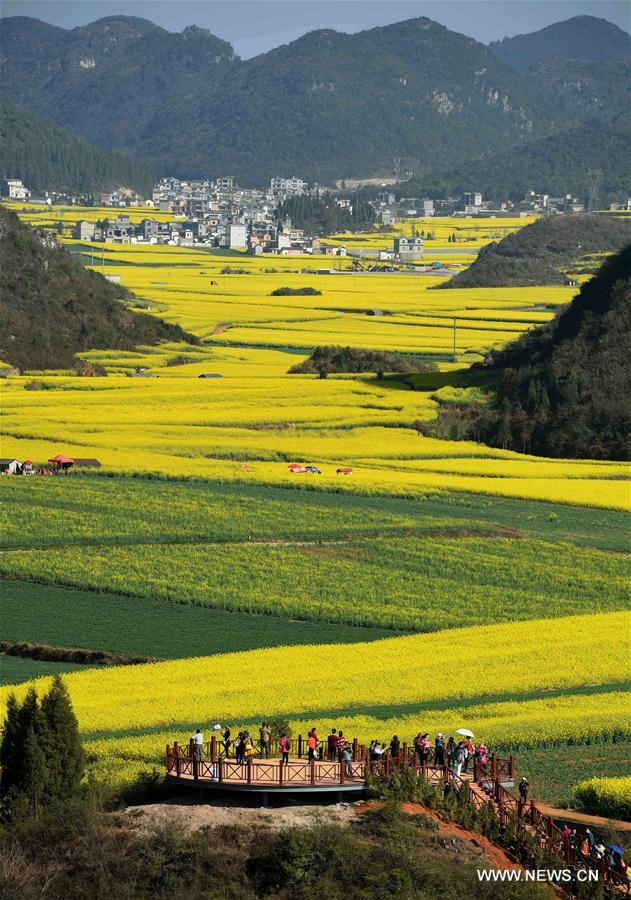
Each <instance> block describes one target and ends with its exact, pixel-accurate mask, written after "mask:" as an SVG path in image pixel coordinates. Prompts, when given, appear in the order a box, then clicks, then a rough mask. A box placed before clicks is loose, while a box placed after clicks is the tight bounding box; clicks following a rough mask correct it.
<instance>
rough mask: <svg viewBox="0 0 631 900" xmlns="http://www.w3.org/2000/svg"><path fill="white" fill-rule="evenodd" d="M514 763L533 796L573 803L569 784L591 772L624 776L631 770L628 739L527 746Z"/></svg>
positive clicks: (552, 801)
mask: <svg viewBox="0 0 631 900" xmlns="http://www.w3.org/2000/svg"><path fill="white" fill-rule="evenodd" d="M515 760H516V765H517V768H518V770H519V771H520V772H523V773H524V774H525V775H526V777H527V778H528V781H529V782H530V787H531V792H532V794H533V796H535V797H537V798H540V799H541V800H544V801H545V802H547V803H554V804H556V805H563V806H568V807H572V806H575V805H576V802H575V799H574V796H573V793H572V786H573V785H575V784H577V782H579V781H581V780H583V779H584V778H591V777H592V776H593V775H594V773H595V772H597V773H600V774H602V775H607V776H608V777H609V776H616V775H628V774H629V771H631V741H620V742H615V743H607V744H571V745H569V746H562V747H531V748H529V749H527V750H520V751H519V752H518V753H517V754H516V756H515Z"/></svg>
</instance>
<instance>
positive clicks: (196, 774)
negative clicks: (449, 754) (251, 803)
mask: <svg viewBox="0 0 631 900" xmlns="http://www.w3.org/2000/svg"><path fill="white" fill-rule="evenodd" d="M295 743H296V745H297V756H294V757H292V758H291V759H290V760H289V762H287V763H283V762H282V761H281V759H280V758H277V757H279V756H280V753H279V748H278V746H277V743H276V742H272V744H271V747H270V756H271V758H270V759H263V758H261V757H260V756H255V757H251V758H250V759H249V760H248V761H247V762H244V763H241V762H237V761H236V760H235V759H233V758H232V757H226V756H225V753H224V748H223V744H222V743H221V741H219V740H217V739H216V738H213V739H212V740H211V741H206V742H204V743H203V744H202V747H201V753H196V751H195V746H194V744H193V741H192V740H191V741H190V742H189V743H188V744H187V745H185V747H181V746H180V745H179V744H178V743H177V742H175V743H174V744H173V747H171V746H167V748H166V770H167V777H168V779H169V780H170V781H172V782H178V783H180V784H182V785H186V786H191V785H193V786H197V787H199V788H200V789H201V790H202V792H203V791H204V790H205V789H206V788H208V789H209V790H223V791H235V792H249V793H257V794H262V795H263V802H267V799H268V796H269V794H271V793H274V794H277V793H285V794H290V793H300V794H304V793H332V792H337V793H338V794H340V796H341V795H342V794H346V793H361V792H363V791H364V790H365V788H366V780H367V776H368V775H374V776H375V777H388V776H389V775H390V774H391V772H393V771H395V770H396V769H399V770H402V769H414V770H416V771H419V772H420V773H421V774H422V776H423V778H424V779H425V780H426V781H428V782H429V783H430V784H438V783H439V782H440V783H444V784H452V785H454V786H455V787H456V788H458V789H459V788H460V786H461V785H462V784H464V783H466V782H468V781H469V780H471V779H473V780H476V779H478V778H480V777H482V775H483V774H485V773H486V772H487V770H488V772H489V773H490V774H491V775H492V777H493V778H496V779H499V780H500V782H501V784H502V785H504V786H505V787H510V786H511V785H512V784H513V783H514V768H515V766H514V760H513V757H512V756H510V757H507V758H506V759H500V758H499V757H497V756H496V755H495V754H492V756H491V757H490V760H489V763H488V765H486V766H481V764H480V763H478V762H477V761H474V763H473V770H474V771H473V772H472V773H463V774H462V775H460V776H458V775H456V773H455V771H454V770H453V769H451V768H449V766H447V765H443V766H436V765H431V764H430V763H428V762H423V761H421V760H420V759H419V757H418V755H416V754H415V753H414V751H413V749H409V748H408V746H407V744H405V743H404V744H402V745H401V752H400V753H399V755H398V756H397V757H395V758H393V757H392V756H390V754H389V753H386V754H384V755H383V756H382V757H381V758H379V759H372V760H371V759H369V757H368V752H367V749H366V747H365V746H364V745H363V744H360V743H359V741H358V740H357V739H356V738H355V739H354V740H353V741H352V742H351V743H350V745H349V749H350V751H351V758H352V761H351V763H350V764H346V763H343V762H340V761H339V760H338V759H337V755H336V756H335V759H329V756H328V749H327V747H326V743H325V742H324V741H320V742H319V745H318V758H317V759H314V760H308V759H305V758H304V751H305V749H306V742H304V741H303V739H302V736H299V737H298V739H297V741H296V742H295Z"/></svg>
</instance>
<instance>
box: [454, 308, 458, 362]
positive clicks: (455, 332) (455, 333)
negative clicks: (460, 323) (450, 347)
mask: <svg viewBox="0 0 631 900" xmlns="http://www.w3.org/2000/svg"><path fill="white" fill-rule="evenodd" d="M456 337H457V331H456V317H455V316H454V362H457V361H458V359H457V355H456Z"/></svg>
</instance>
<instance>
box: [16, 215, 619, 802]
mask: <svg viewBox="0 0 631 900" xmlns="http://www.w3.org/2000/svg"><path fill="white" fill-rule="evenodd" d="M55 214H56V213H55V211H51V210H42V211H40V212H39V213H37V215H41V216H42V217H44V216H54V215H55ZM71 214H72V215H76V216H77V217H81V218H83V217H84V216H83V215H82V214H81V211H78V210H74V211H73V212H72V213H70V212H69V213H68V218H69V217H70V215H71ZM65 215H66V212H64V216H65ZM143 215H144V213H143ZM42 221H43V219H42ZM64 221H67V219H64ZM46 222H48V223H49V224H50V222H49V220H48V219H46ZM448 224H449V223H444V225H445V228H447V227H448ZM479 224H480V223H475V225H476V227H477V226H478V225H479ZM460 225H461V226H462V227H463V228H465V227H466V228H473V227H474V226H473V225H472V224H470V223H463V222H462V220H460ZM404 227H406V228H407V227H411V226H410V225H409V224H408V223H404ZM493 227H494V228H495V224H494V225H493ZM506 227H509V224H506ZM514 227H518V225H517V224H515V225H514ZM488 228H489V226H488V223H487V224H486V225H484V229H487V230H485V231H484V233H483V234H480V233H477V234H475V235H469V236H473V237H475V242H466V243H465V241H464V238H465V237H466V235H465V234H464V232H463V234H462V235H461V237H462V238H463V245H465V246H466V245H467V243H468V244H470V245H471V246H474V245H476V243H477V246H480V245H482V244H483V243H484V242H485V241H487V240H490V239H492V237H491V236H490V235H491V232H490V231H488ZM436 230H437V232H438V228H437V229H436ZM446 234H447V232H446V231H445V234H444V238H445V241H446ZM438 237H439V235H438V233H437V240H436V244H437V245H438V244H439V240H438ZM346 238H347V236H337V238H336V239H339V240H340V241H342V240H344V241H346ZM382 238H383V236H382V235H375V236H372V237H371V236H363V237H362V240H364V239H365V241H366V243H370V241H374V242H375V243H376V242H377V241H379V240H382ZM65 239H66V238H64V240H65ZM358 242H360V241H359V239H358ZM349 244H350V241H349ZM445 246H446V244H445ZM76 249H77V250H83V252H84V261H91V254H92V251H93V250H94V254H95V258H94V263H95V268H100V267H101V265H100V264H101V260H100V258H99V254H100V253H101V251H104V252H103V260H104V262H105V271H106V272H107V271H110V272H116V273H117V274H120V276H121V280H122V282H123V284H126V285H127V286H128V287H130V288H131V289H132V290H133V291H134V292H135V293H136V294H137V295H138V297H140V298H141V299H142V300H143V301H144V302H145V304H147V305H149V306H151V308H152V310H153V311H156V312H158V313H159V314H160V315H162V316H164V317H165V318H167V319H169V320H170V321H174V322H178V323H180V324H181V325H183V326H184V327H185V328H187V329H188V330H190V331H192V332H194V333H195V334H196V335H198V336H199V337H200V338H202V341H203V342H202V344H201V345H200V346H191V345H187V344H180V345H175V344H171V345H166V344H165V345H161V346H159V347H157V348H138V350H137V351H134V352H133V353H129V352H125V353H123V352H119V351H115V350H107V351H103V350H101V351H92V352H90V353H88V354H86V355H87V357H88V358H90V359H91V360H93V361H95V362H99V363H101V364H103V365H104V366H105V367H106V369H107V370H108V373H109V374H108V377H107V378H77V377H74V376H73V375H72V374H70V373H68V372H58V373H51V372H47V373H44V374H43V375H37V376H36V378H34V375H33V374H32V373H27V374H25V375H22V376H18V377H11V378H9V379H6V380H5V381H4V383H3V384H2V393H3V396H2V416H1V417H0V436H1V438H2V456H7V457H11V456H16V457H18V458H20V459H24V458H26V457H28V458H30V459H33V460H34V461H35V462H36V463H40V462H44V461H46V460H47V459H49V458H50V457H52V456H54V455H55V454H57V453H59V452H62V453H65V454H68V455H70V456H85V457H97V458H98V459H100V460H101V462H102V463H103V468H102V469H100V470H99V471H98V472H95V473H92V474H79V473H74V474H69V475H67V476H59V477H56V478H12V477H2V478H1V479H0V498H1V500H2V507H1V510H0V514H2V515H3V519H2V520H0V622H1V625H2V627H1V629H0V638H2V639H3V640H6V641H10V642H18V641H28V642H31V643H33V644H38V645H47V646H52V647H56V648H62V649H63V648H77V647H84V648H87V649H92V650H106V651H108V652H110V653H113V654H116V655H119V656H145V657H152V658H155V659H156V660H159V661H158V662H156V663H151V664H146V665H139V666H129V667H114V668H112V667H105V668H100V669H98V670H95V669H87V670H83V671H74V670H73V669H72V664H70V663H63V662H61V663H60V662H51V661H48V662H42V661H38V660H35V659H32V658H18V657H8V656H4V657H3V656H0V672H1V675H2V680H3V681H4V682H5V683H10V684H16V683H21V682H24V681H25V680H26V679H28V678H34V677H37V676H38V675H45V674H46V673H48V672H53V671H56V670H57V668H59V667H61V670H62V671H67V672H68V676H67V683H68V685H69V687H70V690H71V694H72V697H73V701H74V703H75V706H76V709H77V712H78V715H79V722H80V726H81V728H82V731H83V733H84V736H85V738H86V741H87V742H88V744H89V748H90V751H91V754H92V756H91V758H92V760H93V762H92V765H93V767H94V769H95V771H96V772H97V773H99V776H100V777H105V778H111V779H112V780H113V781H114V782H115V783H116V784H117V785H124V784H128V783H130V782H131V781H132V780H133V779H134V778H135V777H136V776H137V774H138V773H139V772H141V771H143V770H146V769H147V768H151V767H152V766H153V765H159V763H160V754H161V752H162V750H163V745H164V744H165V743H167V741H171V740H172V739H173V738H174V737H177V736H180V737H181V738H185V737H187V736H188V734H189V733H190V730H191V729H192V728H194V727H196V726H197V725H198V724H203V723H206V727H208V723H210V722H211V721H212V722H215V721H222V722H229V723H230V724H232V725H235V726H240V725H244V724H252V723H253V722H255V721H256V720H258V719H261V718H262V717H272V716H283V717H287V718H289V719H290V720H291V721H292V725H293V727H294V729H295V731H296V732H298V731H300V730H303V729H306V728H307V727H308V726H311V725H313V724H315V723H317V724H318V725H320V726H321V727H322V728H325V727H330V726H331V725H336V726H341V727H343V728H344V730H345V731H347V732H349V733H353V734H357V736H358V737H360V738H363V739H370V738H372V737H379V738H382V739H385V738H388V739H389V737H390V736H391V734H392V733H394V732H397V733H399V734H401V735H405V736H406V737H409V736H411V735H412V734H415V733H416V732H418V730H419V728H421V727H422V728H423V729H424V730H427V731H430V732H434V731H437V730H441V731H443V732H446V731H449V730H450V729H452V728H456V727H460V726H462V725H467V726H468V727H471V728H472V730H474V731H475V732H476V735H478V736H480V737H482V738H483V739H484V740H485V741H486V743H487V744H490V745H491V746H494V747H497V748H502V749H507V748H513V749H514V748H521V750H520V752H522V753H524V754H531V756H530V757H529V759H531V760H532V763H529V765H532V766H533V767H534V768H531V769H530V771H529V775H530V776H531V777H533V776H534V778H535V780H536V778H537V768H536V767H537V766H539V767H540V771H541V772H543V771H544V769H545V764H544V762H542V761H541V759H539V760H538V757H537V756H536V754H537V753H540V752H543V750H542V748H543V747H544V746H547V745H550V746H552V747H554V748H556V750H555V752H557V751H558V750H559V748H562V747H563V746H566V745H567V744H568V743H569V742H574V743H577V742H578V743H581V742H582V743H585V744H587V743H588V742H589V743H591V744H594V745H595V744H600V743H603V742H607V741H611V740H613V739H614V738H615V739H616V740H618V739H621V738H623V737H625V736H629V732H630V731H631V729H630V728H629V716H628V713H629V704H628V695H627V694H626V693H625V690H626V686H627V683H628V677H629V669H628V653H627V650H628V637H627V635H628V616H627V612H626V609H627V607H628V576H629V555H628V550H629V547H628V540H627V533H626V524H627V521H628V519H627V518H626V516H627V511H628V508H629V499H630V498H629V483H628V474H629V473H628V466H626V465H624V464H620V463H603V462H592V461H582V460H578V461H569V460H546V459H541V458H536V457H528V456H524V455H521V454H517V453H511V452H508V451H503V450H498V449H493V448H490V447H486V446H483V445H480V444H475V443H468V442H451V441H441V440H437V439H432V438H426V437H423V436H421V435H420V434H419V432H418V431H417V430H416V428H415V427H414V425H415V423H416V422H418V421H419V420H426V419H429V418H431V417H433V416H434V415H435V414H436V408H437V405H438V402H439V401H440V400H441V399H446V398H449V399H454V398H466V397H467V396H468V394H467V392H469V391H477V390H481V389H483V387H484V385H483V382H481V383H480V385H479V387H471V386H466V379H464V377H463V373H464V372H465V371H466V368H467V366H468V363H469V362H471V361H474V360H479V359H481V358H482V357H483V356H484V355H485V354H486V353H487V352H488V351H489V350H491V349H492V348H494V347H497V346H501V345H503V344H504V343H505V342H506V341H508V340H511V339H512V338H513V337H514V336H515V335H517V334H519V333H520V332H521V331H523V330H524V329H525V328H529V327H531V326H532V325H535V324H538V323H540V322H543V321H547V320H548V319H549V318H550V317H551V316H552V315H553V314H554V311H555V310H556V309H558V308H559V306H560V305H562V304H563V303H565V302H567V301H568V300H569V299H570V297H571V294H572V289H569V288H563V287H561V288H558V287H557V288H527V289H526V288H520V289H510V290H506V291H505V290H502V289H493V290H486V291H485V290H481V289H475V290H470V291H464V290H458V291H456V290H454V291H432V290H431V287H432V285H435V284H436V283H438V278H437V277H436V276H433V275H429V276H424V275H420V274H414V273H406V274H393V275H373V274H353V273H351V272H346V273H344V272H340V273H338V274H326V275H321V274H317V273H316V272H315V271H314V269H316V268H319V267H322V266H323V262H322V261H323V260H325V259H327V262H326V263H325V265H326V266H327V267H328V266H329V263H328V258H325V257H320V258H319V259H316V258H308V257H307V258H296V257H287V258H283V257H275V258H273V259H272V260H269V259H265V260H262V261H261V260H260V259H254V258H251V257H244V256H243V255H239V254H225V253H223V254H220V253H215V254H213V253H209V252H207V251H202V250H192V249H186V248H177V247H140V246H133V245H131V246H123V247H115V248H114V247H111V246H109V245H108V246H107V247H106V248H103V246H102V245H97V246H96V247H95V248H90V246H85V247H82V248H76ZM437 249H438V250H439V249H440V248H439V247H437ZM330 259H331V264H333V261H334V262H335V265H338V266H340V267H341V268H343V269H347V268H348V267H349V266H350V261H349V260H348V259H344V258H338V257H333V258H330ZM265 267H267V268H273V269H275V270H276V271H264V268H265ZM240 268H243V269H246V270H247V274H237V273H236V272H235V271H234V270H235V269H240ZM222 269H228V270H229V271H226V272H222ZM301 270H306V271H301ZM212 280H214V281H217V282H218V283H217V284H216V285H211V284H210V282H211V281H212ZM282 286H290V287H305V286H315V287H317V288H318V290H320V291H321V294H319V295H315V296H300V297H296V296H289V297H288V296H285V297H278V296H272V291H273V290H274V289H276V288H278V287H282ZM375 309H377V310H382V311H386V312H387V313H389V314H388V315H381V316H371V315H367V314H366V311H369V310H373V311H374V310H375ZM138 314H139V315H142V314H143V313H142V311H139V313H138ZM454 317H455V318H456V322H457V334H456V340H457V346H456V356H457V361H456V362H455V363H453V362H450V361H447V359H448V357H450V356H451V353H452V350H453V344H452V343H451V342H452V341H453V319H454ZM228 326H229V327H228ZM323 342H326V343H341V344H349V345H352V346H372V347H379V348H385V349H393V350H398V351H403V352H410V353H414V354H415V355H418V354H423V355H425V356H426V357H427V358H428V359H436V360H438V361H439V370H438V371H436V372H434V373H430V374H429V375H423V376H411V377H409V378H407V379H400V378H394V377H392V376H388V377H386V378H385V379H383V380H379V379H377V378H376V377H374V376H371V375H367V376H338V377H329V378H327V379H326V380H319V379H317V378H314V377H313V376H300V375H298V376H297V375H289V374H288V369H289V368H290V367H291V366H292V365H293V364H294V363H295V362H297V361H300V360H301V359H303V358H304V357H305V355H306V354H307V353H308V351H309V350H310V349H311V347H313V346H314V345H316V344H319V343H323ZM137 367H144V368H146V369H147V370H148V372H149V374H151V375H152V376H153V377H151V378H139V379H132V378H129V377H127V376H128V375H129V374H131V373H133V372H134V371H135V369H136V368H137ZM204 373H213V374H216V375H220V376H221V378H213V379H199V378H198V376H199V375H200V374H204ZM33 380H35V381H36V382H39V384H38V387H39V388H42V385H43V389H39V390H32V389H30V388H32V384H31V382H32V381H33ZM26 387H29V390H25V388H26ZM290 462H304V463H313V464H315V465H316V466H317V467H319V468H320V469H321V474H314V475H307V474H301V475H292V474H291V473H290V472H289V469H288V464H289V463H290ZM341 466H344V467H347V466H350V467H352V469H353V473H352V475H348V476H344V475H338V474H337V469H338V468H339V467H341ZM192 673H194V675H195V677H194V678H193V677H191V675H192ZM10 689H11V688H9V687H6V688H3V689H2V690H1V691H0V700H1V701H4V699H5V698H6V696H7V694H8V692H9V690H10ZM18 690H19V691H23V690H25V687H24V686H20V687H18ZM537 760H538V761H537ZM590 774H592V773H591V772H590V771H589V768H588V766H587V765H585V766H584V767H583V769H582V770H581V776H585V777H587V776H588V775H590ZM593 774H596V771H594V773H593ZM542 777H543V776H542Z"/></svg>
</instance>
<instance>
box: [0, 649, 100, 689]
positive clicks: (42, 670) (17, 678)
mask: <svg viewBox="0 0 631 900" xmlns="http://www.w3.org/2000/svg"><path fill="white" fill-rule="evenodd" d="M82 669H85V666H82V665H79V664H78V663H65V662H43V661H40V660H37V659H22V657H19V656H6V655H4V654H3V655H0V685H3V684H20V683H21V682H22V681H30V680H31V679H33V678H41V677H42V676H43V675H57V674H59V675H66V674H68V673H69V672H77V671H79V670H82Z"/></svg>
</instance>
